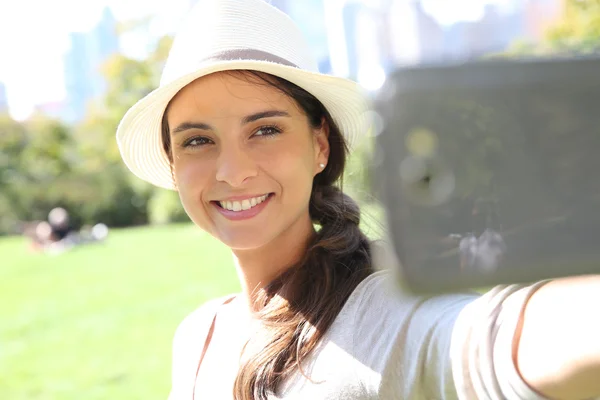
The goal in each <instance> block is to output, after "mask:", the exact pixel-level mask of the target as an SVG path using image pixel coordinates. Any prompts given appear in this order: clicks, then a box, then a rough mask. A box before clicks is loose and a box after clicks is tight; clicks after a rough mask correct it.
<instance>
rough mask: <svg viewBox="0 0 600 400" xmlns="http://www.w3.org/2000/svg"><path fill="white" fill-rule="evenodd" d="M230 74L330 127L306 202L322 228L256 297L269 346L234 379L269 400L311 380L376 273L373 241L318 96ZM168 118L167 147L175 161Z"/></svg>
mask: <svg viewBox="0 0 600 400" xmlns="http://www.w3.org/2000/svg"><path fill="white" fill-rule="evenodd" d="M228 73H230V74H235V75H236V76H243V77H245V78H246V79H252V80H253V82H257V83H261V84H267V85H271V86H273V87H275V88H277V89H278V90H280V91H282V92H283V93H285V94H286V95H288V96H289V97H290V98H293V99H294V100H295V101H296V103H297V104H298V105H299V106H300V108H301V109H302V110H303V111H304V113H305V114H306V115H307V117H308V119H309V122H310V124H311V126H312V127H313V128H319V127H320V126H321V124H322V123H323V121H326V123H327V124H328V125H329V145H330V155H329V160H328V163H327V166H326V168H325V169H324V170H323V171H322V172H321V173H320V174H318V175H316V176H315V178H314V181H313V187H312V194H311V198H310V202H309V213H310V217H311V219H312V221H313V222H314V223H315V224H317V225H318V226H319V227H320V228H319V229H318V232H317V233H316V235H315V236H314V237H313V238H312V239H311V240H310V242H309V244H308V247H307V249H306V252H305V253H304V256H303V258H302V259H301V260H300V261H299V262H298V263H297V264H296V265H295V266H294V267H292V268H290V269H288V270H287V271H285V272H284V273H283V274H282V275H280V276H279V277H278V278H277V279H275V280H274V281H273V282H271V283H270V284H269V285H268V286H267V287H265V288H264V289H262V290H261V291H260V292H259V293H258V294H257V299H256V304H257V305H258V306H259V311H258V316H259V317H260V319H261V322H262V324H263V326H264V329H265V332H266V334H267V339H268V340H267V341H266V343H267V344H266V346H264V347H263V349H262V350H261V351H260V353H258V354H253V355H251V357H250V358H249V359H248V361H247V362H246V363H245V364H244V365H242V366H241V367H240V370H239V372H238V376H237V378H236V380H235V385H234V393H233V395H234V398H235V399H236V400H251V399H260V400H265V399H267V396H268V395H269V394H271V393H273V394H276V393H277V391H278V389H279V388H280V385H281V384H282V383H283V382H285V381H286V379H288V378H289V377H291V376H292V375H293V374H294V373H295V372H297V371H299V372H300V373H302V375H304V376H305V377H306V375H305V373H304V371H303V369H302V366H301V363H302V361H303V360H304V359H305V358H306V357H307V356H308V355H309V354H310V353H311V352H312V351H313V350H314V349H315V347H316V346H317V344H318V343H319V341H320V340H321V339H322V338H323V335H324V334H325V332H326V331H327V330H328V329H329V327H330V326H331V324H332V323H333V321H334V320H335V318H336V317H337V315H338V313H339V312H340V311H341V309H342V307H343V306H344V304H345V302H346V300H347V299H348V297H349V296H350V294H351V293H352V291H353V290H354V289H355V288H356V286H357V285H358V284H359V283H360V282H361V281H362V280H363V279H364V278H365V277H367V276H368V275H369V274H370V273H371V272H373V269H372V264H371V252H370V246H369V241H368V239H367V237H366V236H365V234H364V233H363V232H362V231H361V230H360V229H359V226H358V225H359V222H360V211H359V207H358V205H357V204H356V202H355V201H354V200H352V199H351V198H350V197H349V196H347V195H346V194H344V193H343V192H342V190H341V189H340V187H341V186H340V187H338V186H337V185H336V183H337V182H338V181H340V178H341V177H342V174H343V172H344V167H345V163H346V155H347V153H348V148H347V144H346V142H345V140H344V137H343V136H342V134H341V132H340V130H339V128H338V127H337V125H336V124H335V122H334V121H333V118H332V117H331V115H330V114H329V112H328V111H327V109H326V108H325V107H324V106H323V104H322V103H321V102H320V101H319V100H317V99H316V98H315V97H314V96H313V95H311V94H310V93H308V92H307V91H306V90H304V89H302V88H300V87H298V86H297V85H295V84H293V83H291V82H289V81H287V80H285V79H282V78H279V77H276V76H272V75H268V74H265V73H261V72H256V71H246V70H244V71H230V72H228ZM166 114H167V113H166V112H165V116H164V117H163V123H162V143H163V149H164V151H165V152H166V154H167V155H168V157H169V159H170V160H171V162H172V153H171V144H170V143H171V141H170V134H169V126H168V123H167V119H166ZM261 339H264V338H261ZM261 342H262V340H261Z"/></svg>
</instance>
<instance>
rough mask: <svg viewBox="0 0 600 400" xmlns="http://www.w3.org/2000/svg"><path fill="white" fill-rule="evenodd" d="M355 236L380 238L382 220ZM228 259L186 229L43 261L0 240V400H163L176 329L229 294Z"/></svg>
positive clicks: (143, 234) (371, 212)
mask: <svg viewBox="0 0 600 400" xmlns="http://www.w3.org/2000/svg"><path fill="white" fill-rule="evenodd" d="M363 211H364V216H363V222H362V224H361V226H362V228H363V229H364V230H365V231H366V232H367V233H368V234H369V236H371V237H378V236H379V235H380V232H381V226H380V224H379V222H378V221H379V220H380V219H381V217H382V211H381V209H380V208H378V207H376V206H368V207H365V208H363ZM238 289H239V284H238V282H237V278H236V275H235V270H234V268H233V265H232V257H231V254H230V251H229V250H228V249H227V248H226V247H225V246H223V245H222V244H221V243H219V242H217V241H216V240H215V239H213V238H212V237H210V236H209V235H207V234H205V233H204V232H202V231H201V230H200V229H199V228H196V227H195V226H193V225H191V224H183V225H174V226H164V227H143V228H135V229H124V230H113V231H111V233H110V235H109V238H108V240H107V241H106V243H104V244H99V245H90V246H84V247H81V248H77V249H75V250H72V251H70V252H67V253H64V254H60V255H56V256H51V255H45V254H34V253H31V252H30V251H28V248H27V243H26V242H25V240H23V239H21V238H2V239H0V296H1V297H0V399H1V400H5V399H6V400H25V399H27V400H41V399H44V400H55V399H57V400H58V399H60V400H70V399H78V400H79V399H86V400H94V399H102V400H105V399H117V400H121V399H127V400H135V399H144V400H151V399H165V398H166V397H167V394H168V391H169V387H170V368H171V343H172V339H173V333H174V331H175V328H176V327H177V325H178V323H179V322H181V320H182V319H183V318H184V316H185V315H187V314H188V313H189V312H191V311H192V310H193V309H195V308H196V307H197V306H198V305H200V304H201V303H203V302H204V301H206V300H208V299H211V298H214V297H217V296H221V295H224V294H227V293H232V292H235V291H237V290H238Z"/></svg>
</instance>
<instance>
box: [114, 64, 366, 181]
mask: <svg viewBox="0 0 600 400" xmlns="http://www.w3.org/2000/svg"><path fill="white" fill-rule="evenodd" d="M229 70H254V71H260V72H265V73H268V74H272V75H275V76H278V77H281V78H283V79H286V80H288V81H290V82H292V83H294V84H296V85H298V86H299V87H301V88H303V89H304V90H306V91H308V92H309V93H311V94H312V95H313V96H315V97H316V98H317V99H318V100H319V101H321V103H323V105H324V106H325V107H326V108H327V110H328V111H329V113H330V114H331V116H332V118H333V120H334V122H335V123H336V124H337V125H338V127H339V128H340V130H341V132H342V134H343V135H344V137H345V138H346V141H347V143H348V146H349V147H350V148H352V147H353V146H354V145H355V144H356V143H357V142H358V140H359V139H360V137H361V136H362V135H364V134H365V133H366V131H367V114H366V112H367V111H368V109H369V105H368V101H367V97H366V95H365V93H364V91H363V90H362V88H361V87H360V86H359V85H358V84H357V83H355V82H353V81H351V80H348V79H344V78H339V77H335V76H331V75H325V74H320V73H316V72H310V71H306V70H302V69H299V68H295V67H291V66H285V65H281V64H277V63H273V62H266V61H249V60H234V61H226V62H220V63H218V64H215V65H211V66H207V67H205V68H202V69H199V70H197V71H194V72H193V73H190V74H187V75H184V76H182V77H180V78H179V79H177V80H175V81H173V82H170V83H168V84H166V85H163V86H161V87H159V88H158V89H156V90H154V91H152V92H151V93H149V94H148V95H146V96H145V97H144V98H142V99H141V100H139V101H138V102H137V103H136V104H134V105H133V106H132V107H131V108H130V109H129V111H127V113H126V114H125V116H124V117H123V119H122V120H121V123H120V124H119V127H118V128H117V144H118V146H119V150H120V152H121V156H122V158H123V161H124V162H125V165H126V166H127V167H128V168H129V170H131V172H133V173H134V174H135V175H136V176H137V177H139V178H141V179H143V180H145V181H147V182H150V183H152V184H153V185H156V186H159V187H162V188H165V189H171V190H174V189H175V184H174V182H173V176H172V174H171V166H170V162H169V159H168V158H167V155H166V154H165V152H164V151H163V147H162V143H161V124H162V118H163V114H164V112H165V109H166V107H167V105H168V104H169V102H170V101H171V99H173V97H174V96H175V95H176V94H177V93H178V92H179V91H180V90H181V89H182V88H184V87H185V86H186V85H188V84H189V83H191V82H193V81H194V80H195V79H198V78H200V77H202V76H206V75H209V74H211V73H215V72H219V71H229Z"/></svg>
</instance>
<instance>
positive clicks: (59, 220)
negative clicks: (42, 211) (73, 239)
mask: <svg viewBox="0 0 600 400" xmlns="http://www.w3.org/2000/svg"><path fill="white" fill-rule="evenodd" d="M48 223H49V224H50V227H51V228H52V241H53V242H60V241H61V240H63V239H65V238H66V237H67V236H69V234H70V233H71V232H72V231H73V230H72V228H71V225H70V220H69V213H68V212H67V210H65V209H64V208H62V207H56V208H53V209H52V210H51V211H50V213H49V214H48Z"/></svg>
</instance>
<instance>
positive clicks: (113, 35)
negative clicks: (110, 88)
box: [63, 7, 119, 122]
mask: <svg viewBox="0 0 600 400" xmlns="http://www.w3.org/2000/svg"><path fill="white" fill-rule="evenodd" d="M70 39H71V49H70V50H69V52H68V53H67V54H66V55H65V59H64V64H65V89H66V93H67V96H66V108H65V110H64V112H63V115H64V119H66V120H68V121H69V122H76V121H79V120H81V119H82V118H83V117H84V116H85V113H86V109H87V106H88V104H89V102H90V101H91V100H94V99H98V98H99V97H101V96H102V95H103V94H104V92H105V90H106V82H105V80H104V78H103V76H102V73H101V68H102V64H103V63H104V62H105V61H106V60H107V59H108V57H110V56H111V55H112V54H114V53H116V52H118V50H119V39H118V35H117V21H116V19H115V17H114V16H113V14H112V12H111V11H110V9H109V8H108V7H106V8H105V9H104V11H103V13H102V18H101V19H100V21H99V23H98V24H97V25H96V26H95V27H94V29H92V30H91V31H89V32H77V33H71V35H70Z"/></svg>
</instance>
